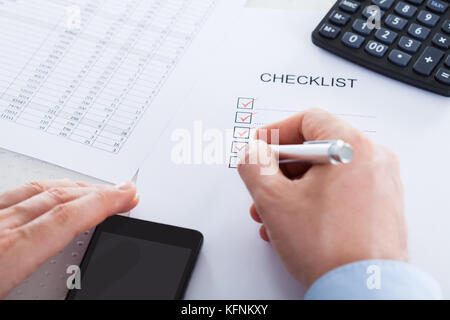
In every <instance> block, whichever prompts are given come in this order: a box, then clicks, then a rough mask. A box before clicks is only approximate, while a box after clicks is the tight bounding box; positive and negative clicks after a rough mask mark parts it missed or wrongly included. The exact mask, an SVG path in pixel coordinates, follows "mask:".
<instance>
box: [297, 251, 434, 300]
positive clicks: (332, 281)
mask: <svg viewBox="0 0 450 320" xmlns="http://www.w3.org/2000/svg"><path fill="white" fill-rule="evenodd" d="M305 299H308V300H319V299H320V300H322V299H323V300H336V299H343V300H345V299H356V300H368V299H385V300H390V299H401V300H409V299H442V293H441V289H440V286H439V284H438V283H437V282H436V281H435V280H434V279H433V278H431V276H429V275H428V274H427V273H425V272H423V271H422V270H420V269H418V268H417V267H415V266H413V265H411V264H408V263H404V262H399V261H391V260H367V261H360V262H354V263H350V264H347V265H344V266H341V267H339V268H336V269H334V270H331V271H330V272H328V273H326V274H325V275H323V276H322V277H320V278H319V279H318V280H317V281H316V282H314V283H313V285H312V286H311V287H310V288H309V290H308V291H307V292H306V295H305Z"/></svg>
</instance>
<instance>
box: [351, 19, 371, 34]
mask: <svg viewBox="0 0 450 320" xmlns="http://www.w3.org/2000/svg"><path fill="white" fill-rule="evenodd" d="M352 28H353V30H355V31H356V32H358V33H361V34H362V35H366V36H368V35H369V34H371V33H372V29H370V28H369V26H368V25H367V22H366V21H364V20H362V19H356V20H355V22H353V26H352Z"/></svg>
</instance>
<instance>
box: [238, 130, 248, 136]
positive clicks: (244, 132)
mask: <svg viewBox="0 0 450 320" xmlns="http://www.w3.org/2000/svg"><path fill="white" fill-rule="evenodd" d="M247 133H248V130H245V131H243V132H238V134H239V135H240V136H241V137H242V136H245V135H246V134H247Z"/></svg>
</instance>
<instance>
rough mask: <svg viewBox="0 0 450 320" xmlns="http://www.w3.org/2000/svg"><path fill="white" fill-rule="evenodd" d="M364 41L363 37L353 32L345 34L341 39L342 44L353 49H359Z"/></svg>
mask: <svg viewBox="0 0 450 320" xmlns="http://www.w3.org/2000/svg"><path fill="white" fill-rule="evenodd" d="M364 40H366V39H365V38H364V37H362V36H359V35H357V34H356V33H353V32H346V33H345V34H344V36H343V37H342V43H343V44H345V45H346V46H347V47H350V48H354V49H359V48H361V45H362V44H363V43H364Z"/></svg>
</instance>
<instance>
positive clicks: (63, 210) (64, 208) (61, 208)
mask: <svg viewBox="0 0 450 320" xmlns="http://www.w3.org/2000/svg"><path fill="white" fill-rule="evenodd" d="M73 214H76V208H75V207H74V206H72V205H70V204H67V203H64V204H61V205H58V206H56V207H55V208H54V209H53V210H52V211H51V212H50V215H51V217H52V218H53V219H54V220H55V221H56V224H58V225H67V224H68V223H69V222H70V218H71V216H72V215H73Z"/></svg>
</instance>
